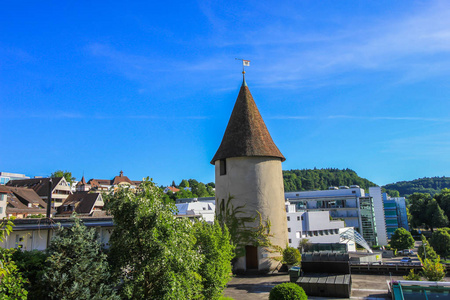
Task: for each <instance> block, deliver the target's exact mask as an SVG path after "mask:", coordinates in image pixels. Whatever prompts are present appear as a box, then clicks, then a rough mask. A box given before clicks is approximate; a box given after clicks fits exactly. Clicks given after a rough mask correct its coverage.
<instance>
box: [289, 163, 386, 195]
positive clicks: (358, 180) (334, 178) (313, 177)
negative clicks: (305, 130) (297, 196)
mask: <svg viewBox="0 0 450 300" xmlns="http://www.w3.org/2000/svg"><path fill="white" fill-rule="evenodd" d="M283 180H284V190H285V191H286V192H293V191H307V190H326V189H328V187H330V186H343V185H346V186H350V185H355V184H356V185H359V186H360V187H361V188H363V189H366V190H367V189H368V188H369V187H371V186H378V185H377V184H375V183H373V182H371V181H369V180H367V179H365V178H362V177H359V176H358V174H356V172H355V171H353V170H351V169H342V170H340V169H333V168H329V169H316V168H314V169H303V170H289V171H283Z"/></svg>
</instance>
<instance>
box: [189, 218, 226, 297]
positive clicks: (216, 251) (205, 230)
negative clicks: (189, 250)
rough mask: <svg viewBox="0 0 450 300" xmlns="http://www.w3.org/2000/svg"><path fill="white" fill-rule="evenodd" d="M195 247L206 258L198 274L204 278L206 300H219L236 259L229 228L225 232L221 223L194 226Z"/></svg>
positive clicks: (201, 223)
mask: <svg viewBox="0 0 450 300" xmlns="http://www.w3.org/2000/svg"><path fill="white" fill-rule="evenodd" d="M194 230H195V237H196V239H197V241H196V244H195V246H196V247H197V248H198V252H199V253H200V254H201V255H203V256H204V260H203V263H202V264H201V265H200V267H199V270H198V273H199V275H200V276H201V277H202V285H203V291H202V294H203V296H204V298H205V299H219V298H220V296H221V295H222V292H223V290H224V289H225V286H226V284H227V283H228V281H230V279H231V276H230V274H231V260H232V259H233V257H234V252H233V250H234V247H233V246H232V245H231V244H230V235H229V233H228V230H227V228H226V227H225V228H224V229H223V230H222V228H221V226H220V225H219V222H217V221H216V222H214V224H208V223H206V222H197V223H196V224H194Z"/></svg>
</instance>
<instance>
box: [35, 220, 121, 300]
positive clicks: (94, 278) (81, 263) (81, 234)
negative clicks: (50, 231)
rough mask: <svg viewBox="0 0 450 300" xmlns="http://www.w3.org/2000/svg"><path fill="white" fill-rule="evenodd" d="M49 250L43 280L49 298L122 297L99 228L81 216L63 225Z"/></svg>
mask: <svg viewBox="0 0 450 300" xmlns="http://www.w3.org/2000/svg"><path fill="white" fill-rule="evenodd" d="M48 254H49V257H48V258H47V262H46V263H47V268H46V269H45V272H44V274H43V279H42V282H43V286H44V287H46V294H47V296H48V298H49V299H68V300H69V299H74V300H75V299H86V300H88V299H98V300H100V299H110V300H112V299H117V300H118V299H119V297H118V296H117V295H116V292H115V291H114V289H113V286H112V284H114V281H113V280H111V277H110V274H109V270H108V269H109V266H108V263H107V260H106V254H104V253H102V249H101V245H100V243H99V242H98V241H97V234H96V232H95V229H94V228H87V227H86V226H84V225H83V223H82V221H81V220H80V219H79V218H73V225H72V226H71V227H68V228H59V230H58V232H57V234H56V236H55V237H54V238H53V239H52V241H51V243H50V247H49V248H48Z"/></svg>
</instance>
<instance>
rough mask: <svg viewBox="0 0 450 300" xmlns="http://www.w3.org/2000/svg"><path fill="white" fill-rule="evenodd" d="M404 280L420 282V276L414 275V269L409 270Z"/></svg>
mask: <svg viewBox="0 0 450 300" xmlns="http://www.w3.org/2000/svg"><path fill="white" fill-rule="evenodd" d="M403 278H404V279H405V280H414V281H420V274H417V273H414V269H411V270H409V273H408V275H406V276H403Z"/></svg>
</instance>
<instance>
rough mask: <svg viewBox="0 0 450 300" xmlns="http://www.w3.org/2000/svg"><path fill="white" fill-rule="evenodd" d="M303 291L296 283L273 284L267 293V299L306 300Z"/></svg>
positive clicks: (306, 297)
mask: <svg viewBox="0 0 450 300" xmlns="http://www.w3.org/2000/svg"><path fill="white" fill-rule="evenodd" d="M307 299H308V296H306V294H305V291H304V290H303V289H302V288H301V287H299V286H298V285H297V284H295V283H292V282H285V283H282V284H279V285H277V286H275V287H274V288H273V289H272V290H271V291H270V294H269V300H307Z"/></svg>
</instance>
